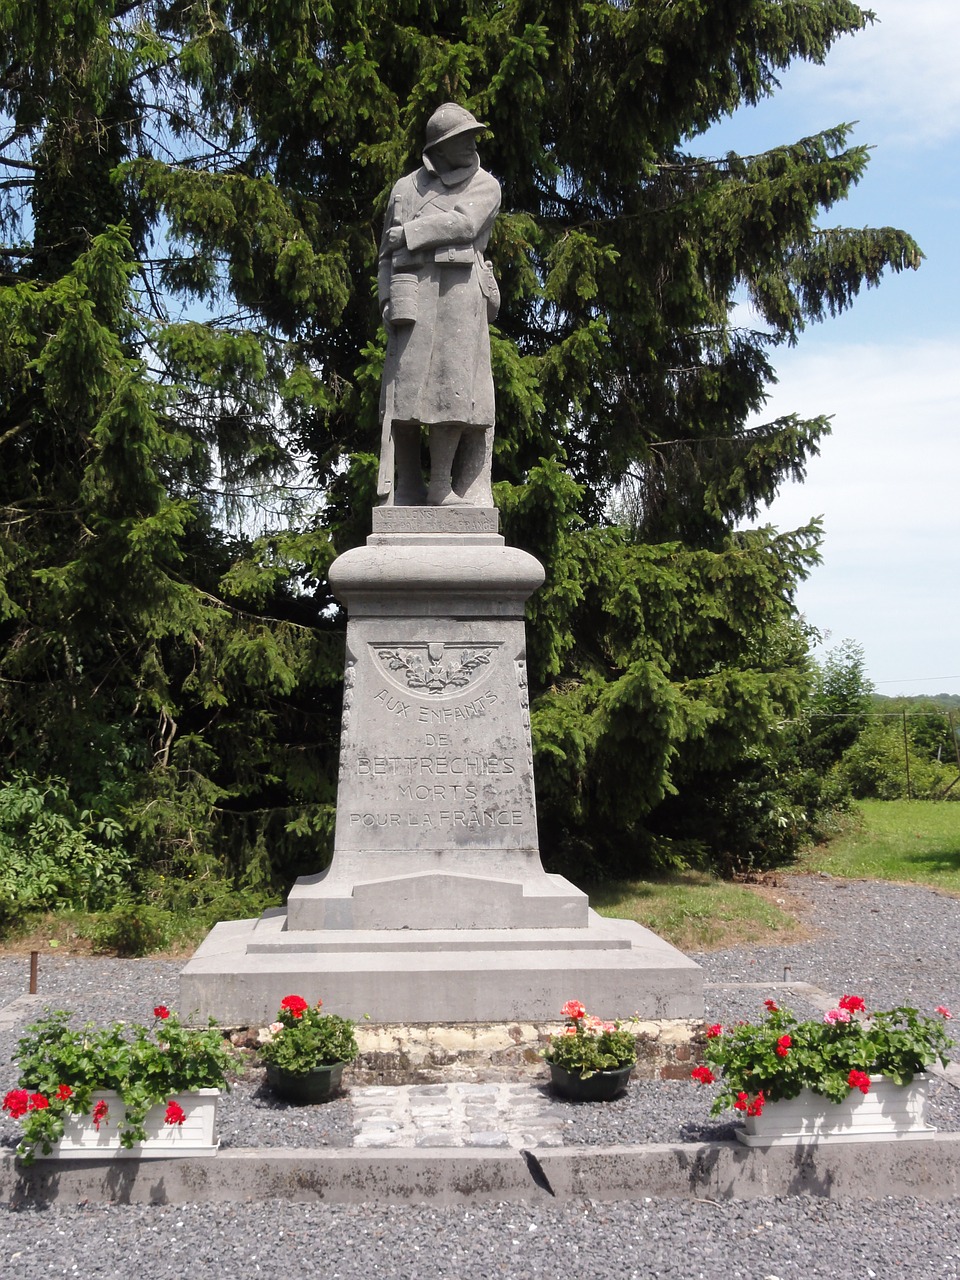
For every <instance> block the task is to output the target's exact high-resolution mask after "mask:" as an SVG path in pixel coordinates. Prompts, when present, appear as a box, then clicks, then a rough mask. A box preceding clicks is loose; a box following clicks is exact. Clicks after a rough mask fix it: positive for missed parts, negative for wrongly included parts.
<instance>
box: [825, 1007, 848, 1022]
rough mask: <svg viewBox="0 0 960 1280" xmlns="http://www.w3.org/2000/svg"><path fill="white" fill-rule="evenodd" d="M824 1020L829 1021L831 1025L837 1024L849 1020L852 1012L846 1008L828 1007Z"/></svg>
mask: <svg viewBox="0 0 960 1280" xmlns="http://www.w3.org/2000/svg"><path fill="white" fill-rule="evenodd" d="M823 1020H824V1022H829V1023H830V1025H831V1026H836V1024H837V1023H838V1022H849V1021H850V1014H849V1012H848V1011H847V1010H846V1009H828V1010H827V1012H826V1013H825V1014H824V1015H823Z"/></svg>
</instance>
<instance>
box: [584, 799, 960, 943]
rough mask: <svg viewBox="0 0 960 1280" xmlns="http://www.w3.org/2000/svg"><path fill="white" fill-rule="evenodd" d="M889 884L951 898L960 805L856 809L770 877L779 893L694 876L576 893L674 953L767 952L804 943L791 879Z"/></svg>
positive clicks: (880, 804) (958, 877) (869, 804)
mask: <svg viewBox="0 0 960 1280" xmlns="http://www.w3.org/2000/svg"><path fill="white" fill-rule="evenodd" d="M818 871H827V872H829V873H830V875H832V876H840V877H844V878H846V879H850V880H895V881H908V882H913V883H916V884H924V885H928V886H929V887H930V888H932V889H939V890H941V891H942V892H944V893H954V894H957V895H960V803H958V802H956V801H946V800H945V801H941V802H937V801H931V800H865V801H863V802H861V803H860V804H858V805H857V807H856V810H855V812H854V813H853V814H851V816H850V817H849V818H848V819H847V820H846V821H845V822H844V824H843V829H842V830H841V831H840V833H839V834H837V835H836V836H834V837H833V838H832V839H831V840H830V841H829V842H828V843H827V844H824V845H817V846H815V847H814V846H811V847H810V848H808V849H805V850H804V851H803V853H802V855H801V857H800V858H799V859H798V861H797V862H796V863H792V864H789V865H787V866H784V867H779V868H777V871H776V878H777V881H778V883H779V886H780V887H777V888H767V887H765V886H762V885H747V884H731V883H729V882H727V881H723V880H715V879H713V878H712V877H710V876H706V875H701V874H699V873H697V872H693V871H690V872H685V873H684V874H682V875H677V876H672V877H670V878H669V879H667V880H618V881H610V882H608V883H605V884H602V885H590V886H587V885H585V886H584V888H585V889H586V890H587V892H588V893H589V894H590V905H591V906H592V907H593V908H594V910H596V911H598V912H599V913H600V915H602V916H619V917H620V918H621V919H627V920H636V921H638V923H640V924H642V925H646V927H647V928H648V929H652V930H653V931H654V933H658V934H659V935H660V936H661V937H662V938H666V939H667V941H668V942H672V943H673V944H674V946H676V947H679V948H680V950H681V951H711V950H715V949H718V948H721V947H735V946H739V945H742V944H748V945H760V946H762V945H763V944H764V943H767V944H770V945H773V944H776V943H780V942H793V941H799V940H800V939H802V938H804V937H805V936H807V935H806V934H805V933H804V930H803V927H802V926H801V925H800V923H799V922H798V920H797V919H796V917H795V916H794V915H793V914H792V911H791V907H792V902H791V898H790V889H789V883H790V881H789V876H790V875H791V873H805V872H806V873H816V872H818Z"/></svg>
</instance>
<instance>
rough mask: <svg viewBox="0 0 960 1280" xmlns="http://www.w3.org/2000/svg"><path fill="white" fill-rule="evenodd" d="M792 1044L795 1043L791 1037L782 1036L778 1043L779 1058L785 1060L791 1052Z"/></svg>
mask: <svg viewBox="0 0 960 1280" xmlns="http://www.w3.org/2000/svg"><path fill="white" fill-rule="evenodd" d="M792 1044H793V1041H792V1040H791V1039H790V1037H789V1036H781V1037H780V1039H779V1040H778V1041H777V1057H778V1058H785V1057H786V1056H787V1054H788V1053H789V1052H790V1046H791V1045H792Z"/></svg>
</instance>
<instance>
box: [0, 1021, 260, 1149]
mask: <svg viewBox="0 0 960 1280" xmlns="http://www.w3.org/2000/svg"><path fill="white" fill-rule="evenodd" d="M153 1013H154V1020H153V1023H152V1025H151V1026H150V1027H145V1026H140V1025H137V1024H129V1025H128V1024H124V1023H122V1022H117V1023H114V1024H113V1025H112V1026H110V1027H95V1026H94V1025H93V1024H92V1023H87V1024H86V1025H85V1026H84V1027H83V1028H82V1029H80V1030H78V1029H77V1028H75V1027H71V1026H70V1025H68V1024H69V1021H70V1018H71V1014H69V1013H68V1012H66V1011H65V1010H63V1009H58V1010H55V1011H54V1012H51V1013H49V1014H47V1016H46V1017H44V1018H42V1019H41V1020H40V1021H39V1022H37V1023H34V1024H33V1025H32V1026H30V1027H28V1028H27V1033H26V1035H25V1036H24V1037H23V1038H22V1039H21V1040H20V1042H19V1044H18V1045H17V1048H16V1051H15V1053H14V1055H13V1060H14V1062H15V1063H17V1065H18V1067H19V1071H20V1075H19V1087H18V1088H16V1089H11V1090H9V1091H8V1092H7V1094H6V1096H5V1098H4V1100H3V1110H4V1111H6V1112H7V1113H8V1114H9V1115H10V1116H11V1117H12V1118H13V1119H19V1120H22V1122H23V1136H22V1138H21V1141H20V1144H19V1146H18V1147H17V1154H18V1155H19V1156H21V1157H22V1158H23V1160H24V1162H25V1163H29V1162H31V1161H32V1160H33V1159H34V1158H35V1156H36V1152H37V1149H38V1148H39V1149H40V1150H41V1151H42V1152H43V1154H44V1155H49V1153H50V1151H51V1149H52V1147H53V1144H54V1143H55V1142H57V1141H59V1139H60V1138H61V1137H62V1136H63V1129H64V1121H65V1120H66V1118H67V1116H69V1115H90V1116H91V1117H92V1119H93V1123H94V1124H95V1125H96V1127H97V1129H99V1127H100V1125H101V1124H104V1123H106V1124H113V1123H116V1125H117V1127H118V1131H119V1137H120V1145H121V1146H123V1147H132V1146H133V1144H134V1143H135V1142H143V1141H145V1140H146V1137H147V1133H146V1129H145V1128H144V1120H145V1118H146V1115H147V1112H148V1111H149V1110H150V1108H151V1107H154V1106H156V1105H157V1104H158V1103H163V1102H167V1104H168V1106H167V1123H168V1124H177V1123H180V1121H181V1120H182V1112H181V1111H180V1108H179V1105H178V1104H177V1103H176V1102H175V1101H174V1095H176V1094H183V1093H190V1092H193V1091H195V1090H197V1089H229V1087H230V1086H229V1083H228V1081H227V1072H228V1070H230V1069H231V1067H234V1066H236V1062H237V1059H236V1056H235V1055H234V1053H233V1052H232V1051H231V1049H230V1048H229V1047H228V1045H227V1044H226V1042H225V1041H224V1039H223V1035H222V1034H221V1032H220V1031H219V1030H218V1029H217V1027H216V1025H215V1023H214V1022H213V1021H212V1020H211V1022H210V1025H209V1026H208V1027H207V1028H204V1029H202V1030H189V1029H187V1028H186V1027H183V1026H181V1024H180V1020H179V1018H178V1017H177V1015H176V1014H175V1013H171V1012H170V1010H169V1009H167V1007H166V1006H165V1005H157V1006H156V1008H155V1009H154V1011H153ZM104 1090H113V1091H114V1092H116V1093H118V1094H119V1095H120V1097H121V1099H122V1100H123V1105H124V1115H123V1117H122V1118H116V1117H114V1116H112V1115H110V1114H109V1107H108V1105H107V1104H106V1103H105V1102H104V1101H103V1100H102V1098H101V1099H99V1100H97V1101H96V1102H94V1100H93V1099H94V1095H95V1094H97V1093H102V1092H103V1091H104Z"/></svg>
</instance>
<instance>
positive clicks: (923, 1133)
mask: <svg viewBox="0 0 960 1280" xmlns="http://www.w3.org/2000/svg"><path fill="white" fill-rule="evenodd" d="M929 1090H930V1077H929V1076H927V1075H924V1074H922V1073H921V1074H918V1075H915V1076H914V1077H913V1080H912V1081H911V1083H910V1084H908V1085H896V1084H893V1083H892V1081H890V1080H888V1079H887V1078H886V1077H885V1076H871V1077H870V1092H869V1093H861V1092H860V1090H859V1089H851V1091H850V1093H849V1094H848V1095H847V1097H846V1098H844V1100H843V1102H831V1101H830V1100H829V1098H824V1097H823V1096H822V1095H821V1094H819V1093H814V1092H813V1091H812V1090H811V1089H803V1090H801V1092H800V1093H799V1094H798V1095H797V1096H796V1097H795V1098H783V1099H781V1100H780V1101H779V1102H768V1103H767V1104H766V1106H765V1107H764V1108H763V1114H762V1115H759V1116H746V1117H744V1122H745V1127H744V1128H743V1129H742V1130H741V1129H738V1130H737V1137H738V1138H739V1140H740V1141H741V1142H743V1143H745V1144H746V1146H748V1147H784V1146H796V1145H797V1144H798V1143H799V1144H801V1145H802V1144H806V1143H815V1142H884V1141H888V1140H890V1139H894V1138H911V1139H913V1138H932V1137H933V1135H934V1134H935V1133H936V1129H935V1128H934V1127H933V1125H929V1124H926V1123H925V1121H924V1110H925V1108H926V1102H927V1094H928V1093H929Z"/></svg>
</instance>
